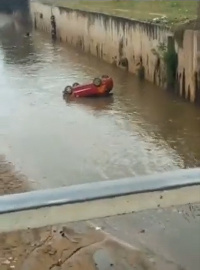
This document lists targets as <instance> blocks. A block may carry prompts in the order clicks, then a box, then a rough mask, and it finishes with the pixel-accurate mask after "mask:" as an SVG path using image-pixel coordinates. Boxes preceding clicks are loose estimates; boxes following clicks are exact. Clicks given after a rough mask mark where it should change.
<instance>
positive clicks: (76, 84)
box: [72, 82, 80, 87]
mask: <svg viewBox="0 0 200 270" xmlns="http://www.w3.org/2000/svg"><path fill="white" fill-rule="evenodd" d="M79 85H80V84H79V83H77V82H75V83H73V85H72V87H77V86H79Z"/></svg>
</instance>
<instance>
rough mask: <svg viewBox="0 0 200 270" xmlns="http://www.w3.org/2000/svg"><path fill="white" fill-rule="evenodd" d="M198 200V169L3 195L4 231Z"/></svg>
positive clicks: (0, 211) (1, 228)
mask: <svg viewBox="0 0 200 270" xmlns="http://www.w3.org/2000/svg"><path fill="white" fill-rule="evenodd" d="M198 202H200V168H196V169H183V170H178V171H173V172H167V173H162V174H155V175H151V176H140V177H135V178H134V177H133V178H126V179H121V180H113V181H104V182H94V183H88V184H82V185H75V186H69V187H64V188H63V187H62V188H56V189H46V190H37V191H31V192H26V193H21V194H13V195H4V196H0V232H9V231H14V230H19V229H27V228H39V227H43V226H47V225H56V224H61V223H67V222H74V221H82V220H89V219H95V218H103V217H108V216H114V215H120V214H125V213H131V212H137V211H142V210H147V209H155V208H157V207H170V206H176V205H183V204H188V203H198Z"/></svg>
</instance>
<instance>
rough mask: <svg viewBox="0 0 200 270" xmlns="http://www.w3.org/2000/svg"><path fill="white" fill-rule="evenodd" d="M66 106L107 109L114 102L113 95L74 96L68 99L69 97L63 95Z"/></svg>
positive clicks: (96, 109) (97, 109) (110, 107)
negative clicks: (74, 97)
mask: <svg viewBox="0 0 200 270" xmlns="http://www.w3.org/2000/svg"><path fill="white" fill-rule="evenodd" d="M63 99H64V100H65V102H66V104H67V105H68V106H81V107H83V108H86V109H89V110H93V111H107V110H111V109H112V105H113V103H114V97H113V96H108V97H98V98H95V97H94V98H76V99H73V100H72V99H70V98H69V97H65V96H63Z"/></svg>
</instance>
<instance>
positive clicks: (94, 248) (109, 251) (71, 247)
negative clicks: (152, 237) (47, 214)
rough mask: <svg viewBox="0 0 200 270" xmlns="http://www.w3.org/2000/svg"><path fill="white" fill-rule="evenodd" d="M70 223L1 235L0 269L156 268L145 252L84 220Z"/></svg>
mask: <svg viewBox="0 0 200 270" xmlns="http://www.w3.org/2000/svg"><path fill="white" fill-rule="evenodd" d="M72 227H73V229H72ZM72 227H71V228H70V227H55V228H44V229H40V230H33V231H23V232H19V233H18V234H16V233H11V234H9V235H1V241H3V246H4V248H3V250H1V254H3V258H0V260H1V270H9V269H16V270H36V269H37V270H49V269H53V270H64V269H73V270H81V269H87V270H95V269H121V270H123V269H124V270H125V269H126V270H127V269H141V270H142V269H155V268H154V266H153V264H152V262H151V260H150V258H148V256H146V255H145V253H143V252H141V251H139V250H137V249H134V248H132V247H131V246H129V245H126V244H123V243H119V242H118V241H116V240H115V239H112V238H111V237H110V236H109V235H107V234H106V233H104V232H102V231H100V230H99V231H97V230H95V229H94V228H92V227H89V226H87V227H86V226H84V224H76V225H72ZM1 257H2V256H1Z"/></svg>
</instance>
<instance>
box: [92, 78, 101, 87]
mask: <svg viewBox="0 0 200 270" xmlns="http://www.w3.org/2000/svg"><path fill="white" fill-rule="evenodd" d="M93 84H94V85H95V86H96V87H99V86H101V84H102V80H101V79H100V78H94V80H93Z"/></svg>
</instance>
